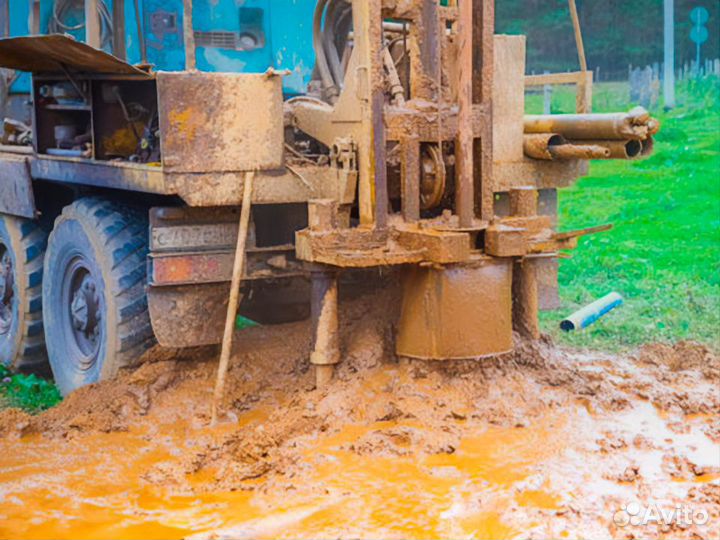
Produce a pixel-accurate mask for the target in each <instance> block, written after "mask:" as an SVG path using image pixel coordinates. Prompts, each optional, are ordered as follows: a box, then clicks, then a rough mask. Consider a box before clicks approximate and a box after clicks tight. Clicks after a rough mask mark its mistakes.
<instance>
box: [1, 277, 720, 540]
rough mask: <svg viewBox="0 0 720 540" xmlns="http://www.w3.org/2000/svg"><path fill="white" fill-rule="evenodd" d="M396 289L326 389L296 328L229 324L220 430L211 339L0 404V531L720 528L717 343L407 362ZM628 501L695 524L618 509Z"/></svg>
mask: <svg viewBox="0 0 720 540" xmlns="http://www.w3.org/2000/svg"><path fill="white" fill-rule="evenodd" d="M395 302H396V298H395V297H394V295H393V294H391V293H390V292H389V291H380V293H378V294H377V295H375V296H373V297H371V298H366V299H362V300H351V301H349V302H348V305H347V309H344V310H343V321H342V329H343V351H344V354H343V357H344V361H343V364H342V365H341V367H340V368H339V370H338V374H337V379H336V380H335V381H334V382H333V383H332V384H331V385H330V387H328V388H327V389H325V390H323V391H317V390H315V389H314V388H313V380H314V377H313V374H312V372H311V371H310V370H309V367H308V364H307V358H308V353H309V340H308V337H307V336H308V335H309V331H308V330H309V328H308V323H298V324H293V325H287V326H283V327H276V328H254V329H250V330H246V331H243V332H242V334H240V335H238V337H237V339H236V344H237V350H236V352H235V355H234V359H233V364H232V369H231V371H230V374H229V384H228V388H229V389H230V391H229V392H228V395H227V396H226V400H225V403H224V407H225V410H226V412H227V414H226V417H225V418H224V421H223V422H222V424H221V425H219V426H218V427H217V428H214V429H210V428H209V427H208V421H209V403H210V396H211V393H212V382H213V376H214V370H215V367H216V358H215V355H214V353H213V352H212V351H207V350H206V351H201V352H196V353H194V354H191V355H190V357H189V358H183V357H170V358H168V357H167V356H164V357H162V359H159V358H160V356H157V353H156V355H150V357H149V361H148V362H147V363H146V364H144V365H143V366H141V367H140V368H139V369H137V370H136V371H134V372H132V373H125V374H123V375H122V376H121V377H120V379H119V380H117V381H115V382H113V383H102V384H98V385H95V386H92V387H89V388H86V389H82V390H80V391H78V392H76V393H75V394H73V395H72V396H70V397H69V398H68V399H67V400H66V401H65V402H64V403H63V404H62V405H60V406H59V407H57V408H55V409H53V410H51V411H48V412H46V413H44V414H42V415H40V416H37V417H31V416H28V415H25V414H23V413H20V412H18V411H3V412H1V413H0V435H1V436H2V439H1V440H0V536H2V537H13V538H47V537H55V538H184V537H198V538H231V537H232V538H269V537H280V538H285V537H287V538H289V537H292V538H316V537H323V538H327V537H337V538H347V537H360V538H362V537H386V538H407V537H417V538H436V537H458V538H459V537H463V538H482V537H497V538H513V537H518V536H519V537H529V538H542V537H562V538H574V537H612V538H628V537H646V538H660V537H667V536H672V537H674V538H675V537H679V538H718V532H717V531H718V530H720V527H718V526H717V525H718V521H717V520H718V519H719V516H718V507H719V506H718V497H719V496H720V491H719V490H720V437H719V436H718V433H720V426H719V425H718V417H719V416H720V415H719V414H718V413H720V396H718V392H717V373H718V366H720V361H719V360H718V357H717V355H714V354H713V353H712V352H711V351H709V350H708V349H706V348H704V347H702V346H700V345H697V344H692V343H682V344H678V345H676V346H665V345H653V346H646V347H644V348H643V349H642V350H640V351H638V353H637V354H636V355H634V356H631V357H615V356H610V355H605V354H600V353H579V352H573V351H567V350H559V349H557V348H555V347H554V346H553V345H552V343H550V342H549V341H547V340H545V341H542V342H540V343H537V344H527V343H518V344H517V345H518V347H517V351H516V352H515V353H513V354H512V355H507V356H506V357H503V358H497V359H494V360H491V361H483V362H480V363H477V362H451V363H442V364H441V363H422V362H416V361H413V362H410V361H405V360H399V359H397V358H394V357H393V355H392V354H390V351H392V350H393V346H392V343H391V342H390V337H391V336H392V332H391V331H390V330H389V329H390V328H391V325H392V321H393V320H394V316H395V310H396V307H395V306H396V303H395ZM158 359H159V360H158ZM630 503H637V504H638V505H641V506H643V507H646V506H649V505H652V504H657V505H658V506H659V507H661V508H666V509H670V510H672V509H674V508H675V507H676V506H677V505H689V506H691V507H692V508H693V509H695V510H704V511H706V512H707V513H708V515H709V521H708V523H706V524H702V525H700V524H684V523H680V524H678V523H674V522H673V523H670V524H651V525H648V526H645V527H635V526H632V525H628V526H625V527H622V526H619V525H618V524H617V522H616V521H615V520H614V519H613V518H614V516H615V515H616V513H617V512H618V511H620V510H621V509H622V507H623V505H625V506H626V505H628V504H630Z"/></svg>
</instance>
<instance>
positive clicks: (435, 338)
mask: <svg viewBox="0 0 720 540" xmlns="http://www.w3.org/2000/svg"><path fill="white" fill-rule="evenodd" d="M402 279H403V302H402V313H401V315H400V324H399V330H398V337H397V345H396V349H397V354H398V356H404V357H409V358H419V359H426V360H459V359H473V358H482V357H486V356H494V355H498V354H502V353H506V352H509V351H511V350H512V348H513V340H512V262H511V260H509V259H492V260H491V259H487V260H483V261H479V262H478V263H477V264H475V265H469V266H447V267H444V268H432V267H426V268H423V267H409V268H407V269H405V270H404V273H403V278H402Z"/></svg>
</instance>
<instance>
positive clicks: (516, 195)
mask: <svg viewBox="0 0 720 540" xmlns="http://www.w3.org/2000/svg"><path fill="white" fill-rule="evenodd" d="M537 209H538V192H537V189H535V188H534V187H530V186H527V187H519V188H515V189H512V190H511V191H510V213H511V214H512V215H513V216H519V217H531V216H535V215H537ZM512 289H513V291H512V292H513V327H514V330H515V331H516V332H518V333H519V334H520V335H521V336H522V337H524V338H526V339H539V338H540V322H539V320H538V314H539V312H540V302H539V301H538V276H537V261H535V260H533V259H529V258H525V259H520V260H519V261H517V262H516V263H515V268H514V269H513V285H512Z"/></svg>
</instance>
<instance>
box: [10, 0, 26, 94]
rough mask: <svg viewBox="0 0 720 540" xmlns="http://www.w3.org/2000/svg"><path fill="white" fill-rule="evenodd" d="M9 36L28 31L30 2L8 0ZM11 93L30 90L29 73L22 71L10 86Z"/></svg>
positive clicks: (22, 92)
mask: <svg viewBox="0 0 720 540" xmlns="http://www.w3.org/2000/svg"><path fill="white" fill-rule="evenodd" d="M9 6H10V36H26V35H28V34H29V33H30V29H29V28H28V23H29V21H30V3H29V2H28V1H27V0H9ZM10 92H11V93H13V94H27V93H29V92H30V75H28V74H27V73H22V74H21V75H20V76H19V77H18V78H17V79H16V80H15V82H14V83H13V85H12V86H11V87H10Z"/></svg>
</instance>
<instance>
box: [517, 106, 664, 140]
mask: <svg viewBox="0 0 720 540" xmlns="http://www.w3.org/2000/svg"><path fill="white" fill-rule="evenodd" d="M658 127H659V125H658V123H657V121H656V120H654V119H651V118H650V115H649V113H648V112H647V111H646V110H645V109H643V108H642V107H636V108H635V109H633V110H632V111H630V112H628V113H609V114H541V115H527V116H525V133H528V134H531V133H556V134H558V135H562V136H563V137H566V138H568V139H581V140H596V139H597V140H638V141H641V140H643V139H646V138H647V137H648V135H650V131H651V129H652V130H656V129H658Z"/></svg>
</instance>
